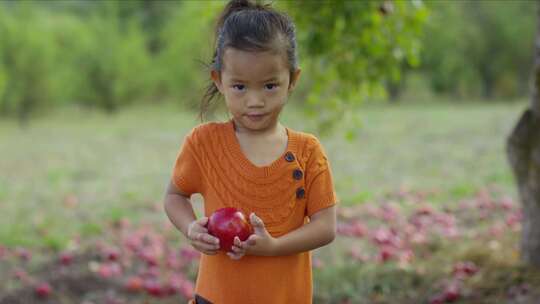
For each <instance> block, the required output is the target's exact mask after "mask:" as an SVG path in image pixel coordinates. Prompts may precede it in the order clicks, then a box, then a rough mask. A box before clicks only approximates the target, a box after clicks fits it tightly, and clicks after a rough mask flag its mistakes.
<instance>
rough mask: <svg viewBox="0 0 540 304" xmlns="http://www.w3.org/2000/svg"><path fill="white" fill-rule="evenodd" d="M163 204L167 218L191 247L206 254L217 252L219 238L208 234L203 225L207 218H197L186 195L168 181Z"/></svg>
mask: <svg viewBox="0 0 540 304" xmlns="http://www.w3.org/2000/svg"><path fill="white" fill-rule="evenodd" d="M164 205H165V206H164V207H165V213H167V216H168V217H169V220H170V221H171V222H172V223H173V225H174V226H175V227H176V228H177V229H178V230H180V231H181V232H182V233H183V234H184V236H185V237H186V238H187V239H188V240H189V242H190V244H191V245H192V246H193V248H195V249H197V250H198V251H200V252H202V253H204V254H207V255H215V254H217V252H218V249H219V240H218V239H217V238H215V237H213V236H211V235H210V234H208V230H207V229H206V227H205V226H206V223H207V222H208V218H207V217H202V218H200V219H198V220H197V219H196V218H197V217H196V215H195V212H194V211H193V207H192V205H191V201H190V199H189V198H188V196H187V195H186V194H184V193H182V192H180V191H179V190H178V189H177V188H176V187H175V186H174V185H173V184H172V183H169V186H168V188H167V192H166V194H165V202H164Z"/></svg>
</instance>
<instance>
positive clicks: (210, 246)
mask: <svg viewBox="0 0 540 304" xmlns="http://www.w3.org/2000/svg"><path fill="white" fill-rule="evenodd" d="M192 245H193V246H194V247H197V248H200V249H202V250H209V251H210V250H212V251H213V250H217V249H219V245H216V244H208V243H205V242H201V241H194V242H193V243H192Z"/></svg>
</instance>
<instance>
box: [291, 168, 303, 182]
mask: <svg viewBox="0 0 540 304" xmlns="http://www.w3.org/2000/svg"><path fill="white" fill-rule="evenodd" d="M292 176H293V178H294V179H295V180H301V179H302V177H303V176H304V173H302V170H300V169H294V171H293V175H292Z"/></svg>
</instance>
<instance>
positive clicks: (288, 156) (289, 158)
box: [285, 152, 294, 163]
mask: <svg viewBox="0 0 540 304" xmlns="http://www.w3.org/2000/svg"><path fill="white" fill-rule="evenodd" d="M285 160H286V161H288V162H290V163H292V162H293V161H294V154H292V152H287V153H285Z"/></svg>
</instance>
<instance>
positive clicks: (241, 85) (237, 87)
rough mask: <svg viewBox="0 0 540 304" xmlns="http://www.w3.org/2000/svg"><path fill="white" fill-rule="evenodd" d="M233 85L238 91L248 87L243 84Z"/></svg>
mask: <svg viewBox="0 0 540 304" xmlns="http://www.w3.org/2000/svg"><path fill="white" fill-rule="evenodd" d="M232 87H233V89H235V90H237V91H243V90H244V89H245V88H246V87H245V86H244V85H243V84H235V85H233V86H232Z"/></svg>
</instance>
